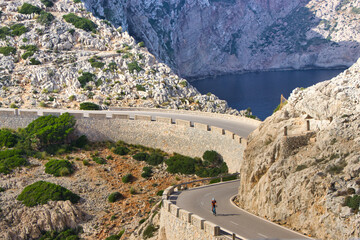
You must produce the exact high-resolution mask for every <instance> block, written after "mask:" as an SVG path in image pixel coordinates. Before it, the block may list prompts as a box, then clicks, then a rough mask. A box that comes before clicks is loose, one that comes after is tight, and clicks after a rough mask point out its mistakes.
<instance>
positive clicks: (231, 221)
mask: <svg viewBox="0 0 360 240" xmlns="http://www.w3.org/2000/svg"><path fill="white" fill-rule="evenodd" d="M230 222H231V223H233V224H235V225H238V226H239V224H237V223H236V222H233V221H230Z"/></svg>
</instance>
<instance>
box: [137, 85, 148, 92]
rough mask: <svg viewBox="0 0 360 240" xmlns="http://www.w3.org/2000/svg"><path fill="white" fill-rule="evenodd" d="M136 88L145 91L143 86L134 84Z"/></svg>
mask: <svg viewBox="0 0 360 240" xmlns="http://www.w3.org/2000/svg"><path fill="white" fill-rule="evenodd" d="M136 90H138V91H143V92H145V90H146V89H145V87H144V86H143V85H140V84H137V85H136Z"/></svg>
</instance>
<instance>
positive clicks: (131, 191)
mask: <svg viewBox="0 0 360 240" xmlns="http://www.w3.org/2000/svg"><path fill="white" fill-rule="evenodd" d="M130 194H131V195H134V194H136V190H135V188H134V187H131V188H130Z"/></svg>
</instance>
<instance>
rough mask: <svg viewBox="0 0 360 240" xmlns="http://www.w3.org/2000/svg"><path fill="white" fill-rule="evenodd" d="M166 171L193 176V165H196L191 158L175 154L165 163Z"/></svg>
mask: <svg viewBox="0 0 360 240" xmlns="http://www.w3.org/2000/svg"><path fill="white" fill-rule="evenodd" d="M165 162H166V165H167V166H168V167H167V169H166V170H167V171H168V172H170V173H182V174H194V173H195V165H196V164H197V163H198V161H196V160H195V159H193V158H191V157H186V156H183V155H180V154H175V155H174V156H172V157H170V158H169V159H167V160H166V161H165Z"/></svg>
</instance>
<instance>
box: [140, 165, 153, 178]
mask: <svg viewBox="0 0 360 240" xmlns="http://www.w3.org/2000/svg"><path fill="white" fill-rule="evenodd" d="M151 175H152V167H143V171H142V173H141V177H143V178H149V177H151Z"/></svg>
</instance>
